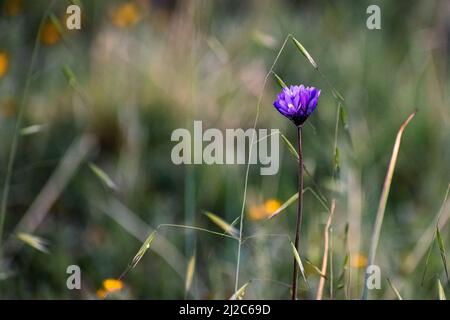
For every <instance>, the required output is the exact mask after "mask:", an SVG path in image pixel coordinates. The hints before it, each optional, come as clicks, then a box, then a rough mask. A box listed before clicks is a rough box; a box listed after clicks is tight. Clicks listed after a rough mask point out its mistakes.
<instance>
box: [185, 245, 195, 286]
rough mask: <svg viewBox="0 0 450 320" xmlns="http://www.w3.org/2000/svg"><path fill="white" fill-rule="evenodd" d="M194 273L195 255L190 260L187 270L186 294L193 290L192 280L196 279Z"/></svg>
mask: <svg viewBox="0 0 450 320" xmlns="http://www.w3.org/2000/svg"><path fill="white" fill-rule="evenodd" d="M194 272H195V253H194V254H193V255H192V257H191V258H190V259H189V262H188V265H187V269H186V282H185V286H184V288H185V291H186V293H187V292H188V291H189V289H190V288H191V285H192V280H193V279H194Z"/></svg>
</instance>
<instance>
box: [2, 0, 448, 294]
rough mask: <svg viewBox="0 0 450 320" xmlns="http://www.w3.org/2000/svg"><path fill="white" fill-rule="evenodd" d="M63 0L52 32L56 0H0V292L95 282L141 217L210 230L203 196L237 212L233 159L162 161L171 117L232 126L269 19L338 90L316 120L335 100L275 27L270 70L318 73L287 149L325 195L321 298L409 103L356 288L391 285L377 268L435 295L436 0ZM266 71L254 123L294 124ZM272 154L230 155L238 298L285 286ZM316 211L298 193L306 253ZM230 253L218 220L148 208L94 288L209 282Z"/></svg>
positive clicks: (439, 192)
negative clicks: (299, 146) (267, 159)
mask: <svg viewBox="0 0 450 320" xmlns="http://www.w3.org/2000/svg"><path fill="white" fill-rule="evenodd" d="M80 3H81V4H82V28H81V30H71V31H69V30H67V29H66V28H65V18H66V17H65V15H66V13H65V12H66V8H67V6H69V5H70V4H71V1H63V0H56V1H48V0H46V1H44V0H39V1H19V0H3V1H0V10H1V16H0V181H1V182H2V184H1V185H0V188H3V187H4V179H5V176H6V174H7V163H8V157H9V155H10V152H11V142H12V139H13V136H14V127H15V125H16V123H17V120H18V118H19V113H20V111H19V110H20V109H21V108H23V109H22V110H23V112H24V113H23V118H22V119H21V123H20V129H21V130H20V135H19V140H18V148H17V156H16V158H15V162H14V167H13V171H12V176H11V183H10V192H9V196H8V199H7V200H8V202H7V210H6V215H5V225H4V233H3V238H2V242H1V246H2V256H1V259H2V260H1V269H0V294H1V298H26V299H35V298H40V299H56V298H60V299H68V298H74V299H91V298H92V299H95V298H99V297H100V298H101V297H102V293H101V292H100V293H99V292H98V290H99V289H100V288H101V287H102V282H103V280H105V279H108V278H117V277H119V276H120V274H121V273H122V272H123V271H124V269H125V268H126V266H127V264H128V263H129V262H130V260H131V259H132V258H133V256H134V255H135V254H136V252H137V251H138V249H139V247H140V246H141V243H142V242H143V241H144V240H145V239H146V237H147V236H148V234H149V233H150V232H151V231H152V230H153V229H154V228H157V227H158V226H159V225H161V224H179V225H186V226H197V227H201V228H205V229H208V230H213V231H217V232H221V229H220V228H219V227H218V226H217V225H215V224H214V223H213V222H212V221H211V220H210V219H208V218H207V217H206V216H205V215H204V214H203V212H204V210H207V211H210V212H213V213H214V214H216V215H217V216H219V217H221V218H222V219H224V220H225V221H227V222H228V223H231V222H233V221H234V220H235V219H236V218H238V217H239V215H240V212H241V206H242V201H243V193H244V182H245V169H246V167H245V165H211V166H208V165H195V166H194V165H192V166H188V165H185V166H183V165H181V166H176V165H174V164H173V163H172V161H171V158H170V154H171V150H172V147H173V146H174V145H175V143H174V142H172V141H170V137H171V133H172V131H173V130H175V129H177V128H188V129H189V130H192V127H193V121H194V120H201V121H203V126H204V128H207V127H208V128H219V129H220V130H225V129H227V128H244V129H246V128H250V127H252V126H253V121H254V118H255V115H256V105H257V101H258V97H259V95H260V94H261V90H262V85H263V80H264V77H265V75H266V73H267V72H268V70H269V68H270V66H271V65H272V63H273V61H274V58H275V56H276V55H277V52H278V50H279V49H280V47H281V45H282V43H283V41H284V39H285V38H286V36H287V35H288V34H292V35H293V36H294V37H295V38H296V39H298V40H299V41H300V42H301V43H302V44H303V45H304V46H305V48H306V49H307V50H308V51H309V53H310V54H311V55H312V56H313V57H314V59H315V60H316V61H317V62H318V64H319V65H320V70H321V71H322V72H323V74H324V75H325V76H326V78H327V79H329V81H330V82H331V83H332V84H333V85H334V86H335V87H336V89H337V90H338V91H339V92H340V93H341V94H342V95H343V96H344V97H345V103H344V104H343V108H344V110H345V111H346V115H347V122H346V123H344V122H342V121H340V122H339V128H338V131H337V135H336V134H335V132H336V117H337V110H338V103H337V101H336V100H335V99H334V98H333V95H332V92H331V90H330V89H329V87H328V85H327V82H326V79H325V78H324V77H321V76H320V74H319V73H318V72H317V71H316V70H314V68H313V67H312V66H311V65H310V64H309V63H308V61H307V60H306V59H305V58H304V57H303V56H302V55H301V54H300V53H299V51H298V50H297V48H296V47H295V46H294V45H293V43H292V41H288V42H287V44H286V46H285V48H284V50H283V52H282V53H281V56H280V58H279V61H278V63H277V64H276V66H275V69H274V71H275V72H276V73H277V74H278V75H279V76H281V77H282V78H283V80H284V81H285V82H286V83H288V84H297V83H305V84H308V85H314V86H316V87H319V88H322V95H321V98H320V101H319V106H318V109H317V111H316V112H315V113H314V114H313V116H311V118H310V120H309V123H310V125H307V126H306V127H305V129H304V131H303V148H304V157H305V164H306V167H307V168H308V171H309V172H310V173H311V176H305V187H309V188H310V190H314V191H315V192H316V194H321V195H323V197H324V198H326V200H325V202H326V203H327V205H328V206H329V205H330V203H331V199H336V211H335V216H334V219H333V223H332V232H331V240H332V243H331V244H332V247H331V259H330V261H329V269H328V273H329V277H328V279H327V281H326V285H325V293H324V298H325V299H329V298H338V299H358V298H360V296H361V288H362V286H363V277H362V276H363V274H364V267H365V265H366V263H367V255H368V248H369V242H370V235H371V232H372V230H373V226H374V221H375V213H376V210H377V207H378V201H379V198H380V193H381V190H382V185H383V181H384V178H385V174H386V170H387V165H388V161H389V158H390V155H391V151H392V148H393V144H394V140H395V136H396V134H397V131H398V129H399V127H400V125H401V123H402V122H403V121H404V120H405V119H406V117H407V116H408V115H409V114H410V113H412V112H413V111H414V110H416V109H417V110H418V113H417V115H416V116H415V118H414V119H413V120H412V122H411V123H410V124H409V126H408V127H407V129H406V130H405V133H404V136H403V141H402V145H401V148H400V152H399V155H398V162H397V167H396V171H395V174H394V178H393V182H392V187H391V192H390V195H389V199H388V204H387V208H386V214H385V220H384V223H383V226H382V231H381V238H380V243H379V248H378V254H377V258H376V264H377V265H379V266H380V269H381V289H380V290H371V292H370V298H374V299H375V298H378V299H394V298H395V297H396V296H395V294H394V292H393V290H392V288H391V287H390V286H389V284H388V282H387V279H390V281H391V282H392V283H393V284H394V286H395V287H396V288H397V289H398V290H399V292H400V294H401V295H402V296H403V298H405V299H413V298H415V299H417V298H425V299H436V298H437V297H438V285H437V281H438V279H439V280H440V282H441V283H442V284H443V287H444V290H445V292H446V294H447V296H449V295H450V289H449V285H448V281H447V279H446V275H445V271H444V266H443V262H442V258H441V255H440V252H439V248H438V246H437V244H435V243H434V242H433V235H434V231H435V227H434V226H435V224H436V222H437V221H436V217H437V215H438V214H439V212H440V214H441V218H440V220H439V223H440V227H441V234H442V238H443V242H444V244H445V245H446V246H447V247H450V237H449V226H448V220H449V218H450V205H449V203H448V201H447V202H446V203H444V204H443V201H444V197H445V195H446V191H447V190H448V186H449V182H450V125H449V124H450V108H449V106H450V95H449V89H450V86H449V83H450V82H449V61H450V59H449V58H450V53H449V50H450V2H449V1H446V0H431V1H269V0H258V1H256V0H254V1H237V0H236V1H234V0H233V1H230V0H229V1H225V0H223V1H206V0H204V1H202V0H198V1H194V0H192V1H175V0H154V1H149V0H141V1H137V0H136V1H105V0H96V1H80ZM371 4H377V5H379V6H380V8H381V30H369V29H367V27H366V20H367V18H368V16H369V15H368V14H367V13H366V9H367V7H368V6H369V5H371ZM278 90H279V87H278V85H277V82H276V81H275V80H274V78H273V77H270V78H269V82H268V85H267V87H266V88H265V90H264V93H263V100H262V104H261V110H260V118H259V122H258V125H257V127H258V128H279V129H280V131H281V132H282V133H283V134H284V135H286V136H287V137H288V139H289V140H291V141H292V142H295V128H294V127H293V126H292V125H291V124H290V123H289V122H288V121H287V120H286V119H284V118H283V117H281V116H280V115H279V114H278V113H277V111H276V110H275V109H274V108H273V107H272V102H273V99H274V97H275V95H276V93H277V91H278ZM346 127H347V128H346ZM336 137H337V139H336ZM335 143H336V145H337V147H338V148H339V160H338V162H336V161H335V157H334V150H335V148H334V146H335ZM280 157H281V165H280V171H279V173H278V174H277V175H273V176H260V175H259V166H257V165H252V166H251V167H250V175H249V181H248V190H247V201H246V206H245V215H246V219H245V220H244V229H243V230H244V234H243V235H244V238H245V237H248V236H250V235H255V234H258V235H259V236H257V237H254V238H249V239H248V240H246V241H245V242H244V244H243V246H242V258H241V269H240V277H239V278H240V285H243V284H244V283H246V282H247V281H251V283H250V285H249V286H248V287H247V290H246V293H245V296H244V298H249V299H250V298H253V299H287V298H288V297H289V296H290V294H289V290H290V288H289V286H290V281H291V272H292V271H291V268H292V259H293V256H292V251H291V248H290V245H289V242H288V240H287V238H286V237H285V236H283V235H288V236H289V237H291V238H292V237H293V235H294V221H295V205H293V206H290V207H289V208H288V209H286V210H285V211H283V212H282V213H281V214H280V215H279V216H277V217H276V218H274V219H272V220H268V221H267V220H264V219H261V218H264V217H265V216H264V215H265V214H267V212H264V210H263V209H262V208H263V207H264V204H266V207H267V206H268V203H267V201H268V200H270V199H274V200H272V201H273V202H272V203H277V202H281V203H282V202H284V201H286V200H287V199H288V198H289V197H291V196H292V195H293V194H294V193H295V192H296V184H297V177H296V161H295V159H294V158H293V157H292V155H291V154H290V152H289V150H288V148H287V147H286V145H285V144H284V143H283V142H282V141H281V139H280ZM92 164H95V165H96V166H97V167H93V166H92ZM337 164H338V165H339V171H338V174H336V170H335V166H336V165H337ZM92 168H100V170H102V171H101V172H102V173H101V174H99V173H98V172H99V171H98V170H97V171H96V170H95V169H94V170H93V169H92ZM96 172H97V174H96ZM104 175H107V178H105V177H104ZM102 176H103V179H102ZM333 176H335V179H333ZM109 179H110V180H111V181H109ZM108 182H109V185H108ZM111 187H113V188H111ZM269 207H270V205H269ZM255 210H256V211H255ZM258 210H259V211H258ZM251 212H253V214H251ZM255 212H256V213H255ZM258 212H259V213H258ZM327 216H328V213H327V211H326V210H325V208H324V206H323V205H322V204H321V203H320V201H318V198H317V197H315V196H314V195H313V193H312V192H305V196H304V220H303V226H302V242H301V249H300V254H301V256H302V258H303V259H304V262H305V261H306V260H308V261H309V262H310V263H311V264H313V265H315V266H321V263H322V262H321V261H322V254H323V245H324V243H323V229H324V225H325V222H326V219H327ZM237 227H239V226H238V225H237ZM269 234H271V235H272V236H268V235H269ZM264 235H266V236H264ZM276 235H279V236H276ZM433 243H434V245H433V247H432V249H431V251H430V254H429V261H428V265H427V271H426V273H425V275H424V269H425V260H426V256H427V250H428V248H429V247H430V245H431V244H433ZM33 246H34V247H33ZM36 247H37V248H36ZM43 251H47V252H43ZM193 256H194V257H195V267H194V268H193V269H192V270H193V271H194V273H193V277H192V283H191V285H190V286H189V288H188V290H187V291H186V282H187V281H186V277H188V278H189V277H190V276H189V272H187V269H188V262H189V261H190V260H191V261H193V260H192V258H191V257H193ZM346 257H347V258H346ZM236 259H237V242H236V241H234V240H233V239H229V238H226V237H222V236H217V235H214V234H210V233H206V232H200V231H192V230H187V229H183V228H174V227H161V228H159V230H158V235H157V237H156V239H155V241H154V243H152V245H151V248H150V250H149V251H148V252H147V253H146V254H145V256H144V257H143V258H142V260H141V261H140V262H139V264H138V265H137V266H136V268H134V269H133V270H131V271H130V272H129V273H128V274H127V275H126V277H125V278H124V279H123V284H124V288H123V289H122V290H121V291H119V292H117V293H114V294H111V295H109V296H108V298H141V299H142V298H145V299H181V298H185V297H187V298H195V299H227V298H229V297H230V296H231V295H232V294H233V292H234V281H235V273H236ZM69 265H78V266H80V268H81V272H82V276H81V279H82V289H81V290H68V289H67V287H66V279H67V277H68V276H69V275H68V274H67V273H66V268H67V266H69ZM191 265H192V264H191ZM305 268H306V273H307V276H308V279H309V283H310V288H309V289H308V288H307V287H306V286H305V284H304V283H303V282H302V281H300V287H301V290H300V297H301V298H308V299H312V298H314V297H315V290H316V288H317V285H318V282H319V275H318V274H317V272H315V271H314V268H313V267H311V265H310V264H309V263H307V264H306V265H305ZM423 275H424V276H423ZM422 278H423V279H422ZM422 281H423V283H422ZM188 282H189V281H188Z"/></svg>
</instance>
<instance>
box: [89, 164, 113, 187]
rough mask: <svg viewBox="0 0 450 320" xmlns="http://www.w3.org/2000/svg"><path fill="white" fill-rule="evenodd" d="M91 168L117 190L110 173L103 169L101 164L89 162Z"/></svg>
mask: <svg viewBox="0 0 450 320" xmlns="http://www.w3.org/2000/svg"><path fill="white" fill-rule="evenodd" d="M89 168H91V170H92V172H94V174H95V175H96V176H97V177H98V178H99V179H100V180H101V181H102V182H103V183H104V184H105V185H106V186H107V187H108V188H110V189H112V190H117V186H116V184H115V183H114V181H113V180H112V179H111V178H110V177H109V176H108V174H107V173H106V172H105V171H103V169H101V168H100V167H99V166H97V165H96V164H94V163H89Z"/></svg>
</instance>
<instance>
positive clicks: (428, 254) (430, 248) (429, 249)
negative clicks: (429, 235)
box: [420, 234, 436, 286]
mask: <svg viewBox="0 0 450 320" xmlns="http://www.w3.org/2000/svg"><path fill="white" fill-rule="evenodd" d="M435 236H436V234H434V235H433V241H431V245H430V247H429V248H428V253H427V258H426V259H425V267H424V269H423V274H422V281H421V282H420V285H421V286H423V283H424V281H425V276H426V274H427V270H428V264H429V263H430V257H431V251H432V250H433V246H434V239H435Z"/></svg>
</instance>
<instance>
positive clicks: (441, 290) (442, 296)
mask: <svg viewBox="0 0 450 320" xmlns="http://www.w3.org/2000/svg"><path fill="white" fill-rule="evenodd" d="M437 283H438V294H439V300H447V297H446V296H445V291H444V287H443V286H442V283H441V280H439V279H438V280H437Z"/></svg>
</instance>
